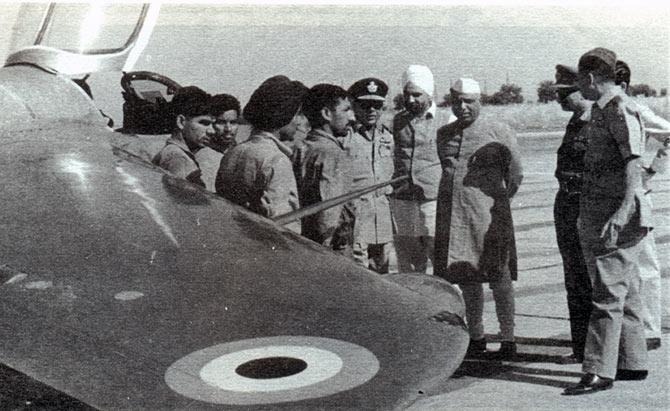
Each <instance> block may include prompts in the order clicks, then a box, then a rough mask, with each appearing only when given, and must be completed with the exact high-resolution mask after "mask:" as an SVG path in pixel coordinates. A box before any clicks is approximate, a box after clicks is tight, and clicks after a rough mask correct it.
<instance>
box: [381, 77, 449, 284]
mask: <svg viewBox="0 0 670 411" xmlns="http://www.w3.org/2000/svg"><path fill="white" fill-rule="evenodd" d="M402 79H403V95H404V110H403V111H402V112H400V113H398V114H397V115H396V116H395V118H394V119H393V139H394V143H395V150H394V156H395V158H394V160H395V161H394V168H395V170H394V174H393V176H394V178H395V177H401V176H405V175H409V176H410V178H409V179H408V180H405V181H403V182H402V183H399V184H396V185H394V187H393V193H392V194H391V198H392V200H391V210H392V213H393V222H394V225H395V233H396V234H395V236H394V243H395V247H396V254H397V257H398V269H399V271H400V272H426V268H427V266H428V259H430V260H431V261H432V259H433V239H434V237H435V206H436V203H437V191H438V186H439V182H440V175H441V170H440V166H439V158H438V156H437V150H436V144H437V143H436V136H437V134H436V133H437V129H438V128H439V127H440V126H443V125H445V124H447V122H448V119H449V117H450V116H449V113H446V112H443V111H438V110H437V106H436V105H435V102H434V101H433V92H434V88H435V85H434V82H433V74H432V73H431V71H430V69H429V68H428V67H426V66H419V65H411V66H409V68H408V69H407V71H405V73H404V74H403V76H402Z"/></svg>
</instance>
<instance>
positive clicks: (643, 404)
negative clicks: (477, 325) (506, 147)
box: [410, 133, 670, 411]
mask: <svg viewBox="0 0 670 411" xmlns="http://www.w3.org/2000/svg"><path fill="white" fill-rule="evenodd" d="M560 136H561V133H524V134H520V135H519V144H520V146H521V147H522V151H523V158H524V174H525V178H524V181H523V183H522V185H521V188H520V190H519V193H518V194H517V195H516V197H515V198H514V200H513V204H512V205H513V216H514V222H515V227H516V230H515V231H516V241H517V250H518V253H519V270H520V272H519V280H518V281H517V282H516V283H515V292H516V294H515V296H516V316H515V323H516V327H515V336H516V340H517V345H518V355H517V358H516V359H515V360H514V361H502V362H501V361H496V360H469V359H466V360H465V361H464V362H463V364H462V365H461V367H460V368H459V369H458V370H457V371H456V373H455V374H454V375H453V376H452V377H451V378H450V379H449V380H448V382H447V383H446V384H445V385H444V386H443V387H441V389H440V392H435V393H426V397H425V398H422V399H421V400H419V401H417V402H416V403H414V404H413V406H412V407H411V408H410V409H411V410H413V411H418V410H565V409H573V410H661V409H662V410H667V409H670V394H669V389H670V376H669V372H668V371H669V368H670V367H669V360H668V359H669V357H668V351H669V348H668V346H670V338H668V333H669V332H670V316H669V313H668V311H670V295H669V294H668V290H669V289H670V281H669V278H670V258H668V256H669V255H670V208H668V205H670V175H668V174H666V175H665V176H657V177H656V178H655V179H654V180H652V181H653V184H652V189H653V191H652V194H653V197H652V199H653V203H654V206H655V208H654V217H655V222H656V227H655V229H654V231H653V234H654V237H655V239H656V245H657V247H658V257H659V261H660V264H661V277H662V286H663V301H662V304H663V314H664V315H663V328H662V333H663V335H662V346H661V348H660V349H657V350H653V351H649V352H648V353H649V376H648V377H647V379H646V380H644V381H615V382H614V388H612V389H610V390H606V391H600V392H597V393H593V394H588V395H582V396H576V397H575V396H563V395H561V393H562V392H563V390H564V389H565V388H567V387H569V386H571V385H574V384H575V383H577V382H578V381H579V378H580V377H581V375H582V374H581V364H571V365H561V364H557V363H556V361H557V360H558V359H559V358H560V357H561V356H563V355H567V354H570V353H571V349H570V325H569V321H568V307H567V301H566V294H565V287H564V282H563V266H562V263H561V257H560V254H559V252H558V247H557V245H556V234H555V231H554V222H553V203H554V197H555V194H556V191H557V189H558V184H557V183H556V180H555V178H554V176H553V172H554V168H555V162H556V155H555V153H556V149H557V148H558V143H559V142H560ZM484 290H485V306H484V326H485V331H486V333H487V339H488V341H495V339H496V337H497V336H496V333H497V332H498V330H499V328H498V323H497V320H496V315H495V307H494V304H493V298H492V296H491V291H490V290H489V289H487V288H486V287H485V288H484ZM498 348H499V344H498V343H497V342H494V343H491V342H489V344H488V345H487V349H488V350H489V351H496V350H497V349H498Z"/></svg>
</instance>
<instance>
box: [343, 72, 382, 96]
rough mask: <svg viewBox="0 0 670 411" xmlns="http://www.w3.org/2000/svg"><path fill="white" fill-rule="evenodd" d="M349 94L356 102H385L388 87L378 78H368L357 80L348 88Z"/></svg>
mask: <svg viewBox="0 0 670 411" xmlns="http://www.w3.org/2000/svg"><path fill="white" fill-rule="evenodd" d="M348 91H349V94H350V95H351V97H353V98H354V99H356V100H379V101H384V100H386V94H387V93H388V91H389V87H388V86H387V85H386V83H384V82H383V81H381V80H379V79H378V78H374V77H368V78H364V79H361V80H358V81H357V82H355V83H354V84H352V85H351V87H349V90H348Z"/></svg>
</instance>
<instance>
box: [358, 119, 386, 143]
mask: <svg viewBox="0 0 670 411" xmlns="http://www.w3.org/2000/svg"><path fill="white" fill-rule="evenodd" d="M352 131H353V132H354V133H355V134H360V135H361V136H363V137H365V139H366V140H368V141H372V140H373V139H374V137H375V133H382V132H383V131H384V124H382V122H381V121H379V122H377V124H376V125H375V126H374V127H373V128H371V129H366V128H365V127H363V126H362V125H361V124H360V123H359V124H358V125H357V126H356V127H355V129H354V130H352Z"/></svg>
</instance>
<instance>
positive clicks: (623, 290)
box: [578, 88, 651, 378]
mask: <svg viewBox="0 0 670 411" xmlns="http://www.w3.org/2000/svg"><path fill="white" fill-rule="evenodd" d="M587 127H588V128H587V137H588V141H589V145H588V148H587V150H586V154H585V157H584V183H583V186H582V196H581V198H580V209H579V221H578V226H579V237H580V241H581V244H582V250H583V253H584V258H585V261H586V266H587V270H588V273H589V277H590V279H591V285H592V287H593V292H592V302H593V310H592V312H591V317H590V321H589V327H588V333H587V336H586V343H585V347H584V362H583V364H582V369H583V371H584V372H585V373H590V374H597V375H599V376H601V377H605V378H614V377H615V375H616V371H617V369H626V370H644V369H646V361H647V349H646V343H645V338H644V327H643V323H642V304H641V301H640V294H639V287H640V273H639V255H640V250H641V240H642V239H643V238H644V236H645V235H647V233H648V231H649V230H650V229H651V223H650V217H651V216H650V214H651V209H650V205H649V203H648V197H647V196H645V195H644V190H643V189H642V188H641V187H642V170H641V168H640V169H638V170H636V171H635V172H634V173H635V175H634V178H635V179H637V178H639V181H637V180H636V181H635V184H636V187H637V186H639V187H640V188H636V192H635V206H634V213H633V214H632V215H631V216H630V217H629V219H628V222H627V223H626V224H625V225H624V226H623V227H621V228H619V229H617V230H615V231H609V232H608V233H606V235H605V236H604V237H601V233H602V231H603V228H604V227H605V224H606V223H607V222H608V220H609V219H610V218H611V217H612V216H613V214H614V213H615V212H616V211H617V210H618V209H619V207H620V206H621V204H622V201H623V199H624V195H625V190H626V183H627V174H626V173H627V172H626V169H627V164H628V162H629V161H637V160H636V158H639V156H640V155H641V154H642V153H643V151H644V132H643V129H642V124H641V121H640V117H639V113H638V112H637V111H635V110H634V109H632V108H631V107H630V106H629V105H628V104H626V102H625V96H624V95H622V91H621V89H618V88H616V90H615V89H613V88H612V89H608V90H607V93H605V94H604V95H603V96H601V98H600V99H599V100H598V101H597V102H596V103H595V104H594V105H593V107H592V109H591V121H590V122H589V124H588V126H587ZM638 183H639V184H638Z"/></svg>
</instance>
